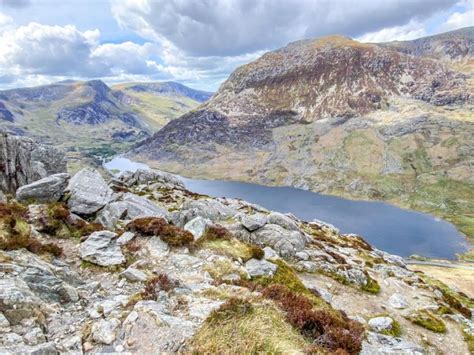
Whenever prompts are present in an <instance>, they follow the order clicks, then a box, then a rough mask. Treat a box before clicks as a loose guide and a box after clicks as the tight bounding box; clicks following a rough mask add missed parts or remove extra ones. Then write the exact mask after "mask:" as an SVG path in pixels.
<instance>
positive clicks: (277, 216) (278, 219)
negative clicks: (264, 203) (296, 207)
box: [267, 212, 299, 231]
mask: <svg viewBox="0 0 474 355" xmlns="http://www.w3.org/2000/svg"><path fill="white" fill-rule="evenodd" d="M267 220H268V223H270V224H276V225H279V226H280V227H283V228H285V229H287V230H292V231H299V228H298V226H297V225H296V222H295V221H294V220H293V219H292V218H290V217H288V216H286V215H284V214H282V213H279V212H272V213H270V214H269V215H268V217H267Z"/></svg>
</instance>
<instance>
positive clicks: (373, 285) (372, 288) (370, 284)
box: [361, 273, 380, 295]
mask: <svg viewBox="0 0 474 355" xmlns="http://www.w3.org/2000/svg"><path fill="white" fill-rule="evenodd" d="M366 276H367V284H365V285H363V286H361V289H362V290H363V291H365V292H368V293H372V294H374V295H376V294H378V293H379V292H380V285H379V283H378V282H377V280H374V279H373V278H371V277H370V276H369V274H367V273H366Z"/></svg>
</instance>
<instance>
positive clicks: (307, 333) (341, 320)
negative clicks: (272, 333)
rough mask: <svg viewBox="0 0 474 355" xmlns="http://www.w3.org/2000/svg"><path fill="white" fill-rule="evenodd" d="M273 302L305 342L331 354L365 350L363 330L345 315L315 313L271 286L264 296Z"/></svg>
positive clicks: (309, 303)
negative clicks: (309, 340)
mask: <svg viewBox="0 0 474 355" xmlns="http://www.w3.org/2000/svg"><path fill="white" fill-rule="evenodd" d="M262 295H263V296H264V297H265V298H268V299H271V300H273V301H274V302H275V303H276V304H277V305H278V306H279V307H280V308H281V309H282V310H283V311H284V312H285V315H286V320H287V321H288V323H290V324H291V325H292V326H293V327H294V328H296V329H298V331H299V332H300V333H301V335H303V336H304V337H305V338H308V339H311V340H313V342H314V344H317V346H318V347H323V348H325V349H327V350H329V351H331V352H340V351H345V352H346V353H348V354H358V353H359V352H360V351H361V349H362V341H363V339H364V332H365V330H364V327H363V326H362V325H361V324H360V323H358V322H356V321H354V320H351V319H349V318H348V317H347V316H346V315H345V314H343V313H340V314H339V315H338V316H336V315H335V314H334V312H330V311H328V310H327V309H314V305H313V302H312V301H311V300H310V299H309V298H307V297H305V296H301V295H298V294H296V293H295V292H292V291H291V290H289V289H288V287H286V286H283V285H272V286H269V287H267V288H265V289H264V290H263V292H262Z"/></svg>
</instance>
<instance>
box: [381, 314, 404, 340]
mask: <svg viewBox="0 0 474 355" xmlns="http://www.w3.org/2000/svg"><path fill="white" fill-rule="evenodd" d="M390 318H392V317H390ZM392 320H393V322H392V328H390V329H385V330H383V331H382V334H385V335H389V336H392V337H395V338H397V337H399V336H401V335H402V327H401V326H400V323H398V321H396V320H395V319H393V318H392Z"/></svg>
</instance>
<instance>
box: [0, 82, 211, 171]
mask: <svg viewBox="0 0 474 355" xmlns="http://www.w3.org/2000/svg"><path fill="white" fill-rule="evenodd" d="M207 98H208V93H205V92H201V91H197V90H192V89H189V88H187V87H186V86H184V85H180V84H176V83H136V84H133V83H129V84H122V85H120V86H117V87H114V88H113V89H111V88H109V87H108V86H107V85H106V84H105V83H103V82H102V81H100V80H93V81H87V82H76V81H65V82H59V83H56V84H51V85H45V86H38V87H32V88H19V89H12V90H3V91H0V128H1V129H3V130H6V131H8V132H11V133H14V134H20V135H24V136H28V137H32V138H34V139H35V140H38V141H41V142H45V143H50V144H53V145H55V146H57V147H60V148H64V149H65V150H66V151H67V155H68V157H69V158H70V160H71V161H72V165H73V166H74V165H77V164H75V162H76V163H79V162H80V161H83V160H84V156H88V157H93V158H94V157H104V156H110V155H113V154H115V153H117V152H122V151H124V150H126V149H128V148H130V147H131V145H132V144H134V143H135V142H136V141H139V140H141V139H144V138H145V137H147V136H149V135H150V134H151V133H153V132H155V131H156V130H157V129H159V128H161V127H162V126H163V125H164V124H166V123H167V122H169V121H170V120H171V119H173V118H175V117H177V116H179V115H181V114H183V113H185V112H187V111H188V110H190V109H191V108H193V107H196V106H197V105H198V104H199V102H202V101H203V100H205V99H207Z"/></svg>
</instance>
